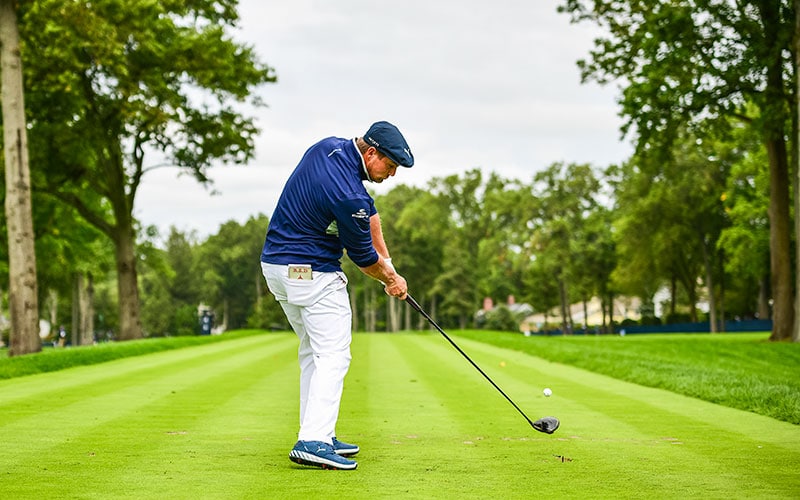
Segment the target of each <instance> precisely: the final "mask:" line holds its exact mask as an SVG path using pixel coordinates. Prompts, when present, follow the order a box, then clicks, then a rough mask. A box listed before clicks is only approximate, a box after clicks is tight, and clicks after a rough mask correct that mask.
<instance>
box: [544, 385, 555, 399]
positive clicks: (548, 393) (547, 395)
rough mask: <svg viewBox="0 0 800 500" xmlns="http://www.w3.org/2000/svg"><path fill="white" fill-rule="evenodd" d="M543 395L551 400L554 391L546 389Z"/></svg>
mask: <svg viewBox="0 0 800 500" xmlns="http://www.w3.org/2000/svg"><path fill="white" fill-rule="evenodd" d="M542 394H544V395H545V396H546V397H548V398H549V397H550V396H552V395H553V391H551V390H550V388H549V387H545V389H544V390H543V391H542Z"/></svg>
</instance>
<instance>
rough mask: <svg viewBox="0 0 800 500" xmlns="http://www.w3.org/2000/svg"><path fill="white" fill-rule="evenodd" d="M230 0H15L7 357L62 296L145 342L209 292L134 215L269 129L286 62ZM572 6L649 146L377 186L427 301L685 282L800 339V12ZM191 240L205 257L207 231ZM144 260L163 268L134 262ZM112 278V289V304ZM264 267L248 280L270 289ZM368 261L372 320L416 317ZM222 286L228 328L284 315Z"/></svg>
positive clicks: (446, 312)
mask: <svg viewBox="0 0 800 500" xmlns="http://www.w3.org/2000/svg"><path fill="white" fill-rule="evenodd" d="M236 3H237V2H236V1H234V0H199V1H195V2H121V1H119V0H97V1H92V2H83V1H77V2H61V1H58V0H36V1H32V2H15V1H14V0H0V11H1V12H2V14H3V15H2V22H0V44H2V70H3V71H2V77H3V141H4V170H5V176H4V187H5V189H4V190H3V192H4V196H5V199H4V201H5V209H6V210H5V212H6V219H5V220H3V227H2V230H3V234H4V235H5V236H6V238H7V242H8V244H7V245H3V250H4V251H5V254H3V255H0V265H2V266H5V267H7V269H6V271H7V272H4V273H3V275H4V276H6V275H7V276H8V280H7V281H6V282H4V283H3V285H4V293H7V295H8V298H9V300H8V310H9V311H10V316H11V320H12V326H11V332H12V335H11V341H10V343H11V351H10V352H11V353H12V354H24V353H26V352H32V351H35V350H37V349H38V336H37V335H36V330H38V325H36V322H37V321H38V317H39V315H40V314H41V312H42V311H45V310H46V311H48V314H50V316H51V317H53V316H55V317H56V319H58V315H59V314H60V313H58V312H55V313H53V312H52V311H60V310H62V308H61V307H60V306H55V307H54V306H52V304H53V303H54V302H55V303H58V302H61V303H64V302H66V303H68V304H70V317H71V318H72V321H73V322H74V324H75V325H79V326H76V327H75V329H80V330H81V331H82V332H91V331H92V330H94V329H96V328H95V326H94V325H93V322H95V321H101V319H100V318H99V317H95V315H94V313H92V310H93V309H94V310H99V307H98V306H97V304H98V301H100V300H101V299H102V300H108V301H109V302H116V304H117V308H116V313H111V312H108V311H104V313H103V317H102V323H104V324H108V325H112V324H114V325H115V326H116V329H115V336H116V338H118V339H122V340H127V339H135V338H140V337H142V336H144V335H145V334H157V333H156V332H159V331H167V330H164V328H165V327H164V326H163V325H164V324H166V323H165V322H166V316H168V315H169V314H167V313H165V312H164V311H167V309H165V310H164V311H162V312H161V313H158V314H156V313H155V312H153V311H151V310H149V309H148V308H149V307H150V305H148V304H147V301H151V300H155V298H154V297H160V300H161V301H162V303H163V304H171V307H172V309H171V311H173V312H174V311H177V309H175V308H174V307H175V305H176V303H175V302H170V301H173V300H178V301H179V303H183V302H180V301H183V300H186V301H187V302H185V304H189V302H188V301H191V300H197V298H198V296H197V295H192V294H193V293H195V292H190V289H191V287H188V285H187V286H186V287H182V286H179V285H176V284H175V283H172V284H170V283H167V282H166V281H165V280H167V278H168V277H169V276H170V272H169V271H170V269H172V272H174V273H175V277H174V279H175V280H176V281H179V280H188V279H190V278H189V277H187V276H186V274H187V273H188V274H192V273H193V271H191V270H188V269H183V270H181V271H180V272H179V270H176V269H175V268H174V267H171V266H179V265H180V266H186V265H188V264H187V263H186V262H183V263H179V262H177V261H176V262H172V263H170V260H169V258H168V257H169V256H170V252H172V251H173V250H174V251H177V248H175V249H172V250H171V249H170V247H169V245H167V247H166V249H163V248H162V249H158V248H157V247H156V246H154V245H152V241H154V240H153V238H152V237H153V236H154V235H152V234H149V233H148V232H149V231H150V229H148V228H141V227H139V225H138V223H137V221H136V220H135V218H134V217H133V207H134V205H135V199H136V192H137V189H138V186H139V184H140V182H141V180H142V178H143V176H144V175H145V174H146V173H147V171H148V170H149V169H151V168H157V167H161V166H172V167H176V168H180V169H183V170H185V171H186V172H188V173H190V174H191V175H192V176H193V177H194V178H195V179H197V180H198V181H200V182H207V181H208V178H207V177H206V172H207V169H208V168H210V167H211V166H212V165H219V164H225V163H242V164H243V163H246V162H247V161H248V160H249V159H250V158H251V157H252V155H253V148H254V144H253V141H254V138H255V137H256V135H257V134H258V133H260V131H259V130H258V129H257V128H256V127H255V125H254V121H253V118H252V117H251V116H248V115H247V113H246V112H245V111H244V110H247V109H253V108H254V107H255V108H257V107H258V106H260V105H263V103H262V102H261V101H260V99H259V98H258V95H257V92H256V90H257V89H258V88H259V87H260V86H262V85H264V84H268V83H274V82H275V81H277V77H276V75H275V72H274V70H273V69H272V68H271V67H269V66H268V65H266V64H264V63H263V62H261V61H260V60H259V58H258V57H257V54H255V52H254V50H253V48H252V47H249V46H247V45H244V44H240V43H237V42H236V41H235V40H234V38H233V36H232V35H231V32H232V30H233V29H235V27H236V23H237V21H238V14H237V11H236V7H237V5H236ZM560 10H561V11H562V12H564V13H566V14H569V15H570V16H571V18H572V20H573V21H574V22H590V23H595V24H597V25H598V26H600V27H601V29H602V30H603V33H604V35H603V36H601V37H599V38H598V39H597V40H596V46H595V49H594V50H592V51H591V53H590V54H589V57H588V58H587V59H586V60H583V61H580V62H579V66H580V67H581V69H582V75H583V78H584V79H585V80H596V81H598V82H600V83H611V82H616V83H617V84H618V85H619V87H620V91H621V95H620V100H619V102H620V110H621V111H620V113H621V115H622V116H623V117H624V118H625V120H626V122H625V126H624V128H623V131H622V132H623V134H625V135H627V136H629V137H630V138H631V139H632V140H633V141H634V143H635V145H636V150H635V154H634V155H633V156H632V157H631V158H630V159H629V160H628V161H626V162H625V163H624V164H622V165H616V166H603V167H602V168H601V167H597V166H591V165H575V164H569V163H558V164H554V165H551V166H549V167H548V168H546V169H545V170H543V171H541V172H540V173H537V174H536V175H535V176H533V178H532V179H531V180H515V179H504V178H502V177H501V176H499V175H497V174H495V173H491V174H486V173H482V172H480V171H468V172H465V173H464V174H463V175H462V176H454V177H447V178H443V179H435V180H433V181H432V183H431V186H429V189H416V188H411V187H406V186H401V187H398V188H396V189H394V190H392V191H391V192H389V193H388V194H386V195H385V196H382V197H380V203H379V207H380V206H381V204H383V205H385V206H388V207H391V208H392V210H388V211H386V213H390V214H392V217H387V219H386V220H385V221H384V226H385V233H386V235H387V240H388V241H390V242H391V244H392V245H393V246H392V249H393V250H392V251H393V252H394V253H396V254H397V256H398V259H397V263H398V266H399V269H400V270H401V271H402V272H404V273H405V274H407V275H408V276H409V278H410V280H411V283H412V293H414V295H415V297H418V298H422V299H424V300H425V301H426V302H427V304H428V306H429V307H430V308H431V309H432V310H433V311H434V312H435V313H436V314H437V316H439V317H440V318H443V321H444V322H445V324H453V325H458V326H466V325H468V324H470V322H471V321H472V314H473V312H474V310H475V309H476V307H477V305H479V304H480V300H481V299H482V297H483V296H490V297H505V296H506V295H510V294H514V295H516V296H517V297H519V299H520V300H526V301H528V302H530V303H531V304H532V305H533V306H534V307H535V308H536V309H537V310H548V309H549V308H550V307H554V306H557V307H560V309H561V311H562V314H561V317H562V323H563V326H564V327H565V328H568V327H570V325H569V321H571V320H570V318H568V317H567V315H566V305H567V304H569V303H570V302H571V301H576V300H577V301H582V300H587V297H590V296H591V295H592V294H594V295H597V296H599V297H601V298H603V300H604V301H605V303H606V304H611V303H612V302H611V298H612V297H613V296H614V295H615V294H627V295H637V296H640V297H642V298H643V299H644V301H645V303H648V301H650V302H652V297H653V296H654V294H655V292H656V291H657V290H658V289H660V288H661V287H664V286H667V287H668V288H669V290H670V297H671V298H670V301H669V302H670V303H669V314H670V315H671V316H673V317H674V316H675V315H677V314H683V313H682V312H681V309H682V308H681V305H685V306H686V307H688V312H687V313H686V314H688V315H689V317H692V318H694V317H697V314H698V313H697V311H696V310H695V308H694V304H696V303H697V299H698V298H699V294H700V293H705V294H706V295H707V299H708V302H709V303H710V305H711V308H710V311H711V312H710V318H709V319H710V321H711V323H712V325H718V324H721V320H722V319H724V318H725V317H726V316H730V315H737V316H746V315H753V316H756V315H757V316H758V317H762V318H763V317H766V316H771V317H772V318H773V320H774V329H773V333H772V338H773V339H775V340H783V339H788V338H792V337H794V339H795V340H798V339H800V335H799V334H798V331H800V328H798V326H797V325H798V324H799V323H800V315H797V316H798V318H796V315H795V308H796V307H795V304H796V302H797V300H798V294H797V293H795V290H796V288H797V286H796V284H797V273H796V272H795V270H794V268H796V267H797V262H798V260H800V250H798V248H797V245H795V258H794V259H792V244H793V242H795V243H796V241H797V234H798V232H800V223H798V220H800V218H797V217H795V218H794V231H793V230H792V217H791V208H792V197H793V198H794V208H795V210H794V212H795V213H798V206H799V205H798V204H800V196H797V190H798V182H797V173H798V171H799V170H798V168H797V162H798V154H797V151H798V143H799V142H800V141H799V140H798V130H799V129H800V127H798V117H799V116H800V106H798V95H799V94H800V93H798V91H797V85H798V78H797V67H798V61H800V51H798V50H797V44H798V43H799V42H798V39H800V37H798V36H797V34H798V32H800V30H798V28H797V26H798V24H800V22H798V21H797V20H798V19H800V17H798V16H800V12H798V9H796V8H795V5H794V4H793V3H791V2H788V1H774V0H759V1H753V2H747V3H746V5H739V3H736V2H726V1H723V2H718V1H712V0H707V1H693V2H688V1H686V2H673V1H666V0H664V1H660V0H659V1H655V2H649V3H646V4H645V3H641V2H632V1H629V0H628V1H623V0H615V1H610V2H593V1H588V0H586V1H581V0H566V1H565V2H563V4H562V5H561V6H560ZM23 88H24V93H23ZM156 158H158V159H160V160H159V161H154V159H156ZM539 168H541V166H538V165H532V166H531V169H532V171H534V170H536V169H539ZM598 169H599V170H598ZM790 172H793V173H794V176H791V175H790ZM792 179H794V181H795V182H790V181H791V180H792ZM31 201H32V202H31ZM259 218H260V217H257V218H256V219H259ZM254 220H255V219H254ZM260 222H262V223H263V222H265V221H260ZM222 230H223V228H221V229H220V231H221V232H222ZM259 232H260V233H263V231H259ZM259 236H263V234H260V235H259ZM173 237H174V238H176V239H180V237H181V235H180V234H178V233H176V234H171V235H169V237H168V239H167V241H168V242H169V241H171V240H172V239H173ZM183 237H184V238H187V235H183ZM186 243H187V244H188V247H189V249H190V250H192V251H193V252H194V251H197V252H200V250H199V249H194V248H193V247H194V246H195V243H196V245H197V246H198V248H202V247H204V246H205V245H207V244H209V243H208V241H205V242H192V241H191V238H189V239H187V242H186ZM175 244H176V245H178V242H177V241H176V242H175ZM34 245H35V246H34ZM178 246H180V245H178ZM157 249H158V250H159V251H166V252H167V253H166V255H159V252H157V251H156V250H157ZM149 250H152V251H151V252H149ZM148 252H149V253H148ZM222 254H224V255H228V257H229V258H233V256H231V255H230V253H229V252H222ZM37 256H38V259H37ZM43 256H44V257H43ZM214 257H219V256H217V255H215V256H214ZM793 264H794V265H793ZM142 266H153V267H154V268H157V267H158V266H161V267H162V269H161V274H157V275H156V276H154V277H153V279H152V281H151V280H149V278H146V276H139V272H140V269H139V268H140V267H142ZM765 266H766V267H765ZM146 269H147V270H148V271H149V269H150V268H149V267H148V268H146ZM765 269H766V271H765ZM195 271H197V270H195ZM109 273H111V274H113V277H114V281H115V284H116V289H115V291H113V292H112V291H107V292H103V293H106V295H107V296H106V297H101V296H100V295H101V293H100V292H101V291H103V288H102V287H101V286H100V285H99V284H100V283H101V282H103V280H104V278H105V277H107V276H108V275H109ZM203 273H205V271H204V272H203ZM254 273H255V272H254ZM203 275H205V274H203ZM248 275H249V276H250V277H249V278H248V279H249V280H250V285H249V286H247V287H246V289H252V288H253V287H261V286H262V285H261V284H260V281H259V280H258V279H256V278H255V277H253V275H252V274H248ZM256 275H257V276H258V274H257V273H256ZM350 275H351V276H352V277H353V294H352V296H353V305H354V310H355V311H358V313H357V314H356V318H355V320H356V321H357V325H359V327H363V328H367V329H375V328H377V326H378V324H379V323H380V322H383V323H386V324H387V325H388V327H387V328H390V329H394V328H399V327H400V325H401V324H406V325H409V324H411V323H412V322H413V319H412V318H411V315H410V312H409V311H408V309H407V308H405V309H404V308H401V307H399V305H400V304H397V303H393V302H391V301H390V302H388V303H387V302H385V299H384V298H383V297H382V296H381V293H380V291H379V290H378V291H375V289H374V286H373V285H372V284H370V285H367V284H366V283H362V282H361V277H360V276H358V273H350ZM192 278H196V276H195V275H194V274H192ZM204 283H215V286H216V287H217V288H216V289H214V290H212V291H205V292H203V295H205V294H209V297H212V298H204V299H203V300H209V301H212V302H214V304H213V306H214V307H215V309H217V310H220V309H221V310H222V311H223V313H222V317H223V318H225V319H224V321H225V322H228V325H229V326H232V325H240V324H246V323H247V321H251V322H254V324H260V325H264V324H265V323H264V322H263V321H271V319H270V318H271V317H272V315H273V313H274V310H272V311H270V310H269V307H270V306H269V305H268V304H269V300H266V301H265V300H263V296H264V295H265V294H264V293H263V292H264V291H263V288H261V289H260V290H259V289H257V288H256V290H255V291H254V293H253V294H252V295H250V298H249V299H243V300H245V301H248V300H249V302H250V306H249V308H248V307H245V306H242V305H241V304H240V303H239V302H238V301H234V300H232V297H233V296H234V295H236V294H238V293H239V292H242V291H243V290H244V289H243V288H236V289H233V288H226V286H227V284H226V283H227V281H226V279H224V278H222V277H221V275H220V274H218V273H217V272H216V271H215V272H213V273H210V274H208V280H207V281H204ZM96 286H97V290H96V289H95V288H96ZM170 287H171V288H170ZM143 293H146V294H147V297H146V298H145V297H142V294H143ZM175 294H177V295H175ZM181 294H183V295H185V296H186V298H181V297H180V295H181ZM213 297H216V298H213ZM223 297H224V298H225V299H224V300H223V299H222V298H223ZM219 300H222V301H221V302H218V301H219ZM226 304H227V305H226ZM236 304H239V305H236ZM236 307H243V308H244V310H245V311H249V310H250V309H252V311H251V312H249V313H248V312H243V313H241V314H243V316H240V315H239V313H235V311H236ZM264 308H266V310H265V311H262V309H264ZM156 309H158V308H156ZM225 311H227V312H225ZM159 316H160V317H161V319H160V320H158V321H156V319H155V318H156V317H159ZM186 316H187V317H188V309H186ZM235 317H236V318H241V317H244V318H246V319H244V320H242V319H235V320H234V319H233V318H235ZM76 318H77V319H76ZM247 318H249V319H247ZM259 318H262V319H259ZM663 319H664V318H661V320H663ZM796 319H798V320H799V321H796ZM610 320H611V317H610V315H609V321H610ZM151 321H152V323H150V322H151ZM156 324H159V325H161V326H159V327H157V328H156V327H155V326H153V325H156ZM174 328H177V326H175V327H174ZM86 335H88V333H86ZM81 338H83V337H81Z"/></svg>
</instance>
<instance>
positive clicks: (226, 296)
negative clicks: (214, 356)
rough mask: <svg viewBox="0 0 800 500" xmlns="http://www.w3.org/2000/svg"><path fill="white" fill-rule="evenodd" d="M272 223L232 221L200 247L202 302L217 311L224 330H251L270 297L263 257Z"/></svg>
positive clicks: (260, 219)
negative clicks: (261, 305)
mask: <svg viewBox="0 0 800 500" xmlns="http://www.w3.org/2000/svg"><path fill="white" fill-rule="evenodd" d="M268 223H269V221H268V219H267V217H266V216H265V215H263V214H259V215H258V216H254V217H250V218H249V219H248V220H247V221H246V222H245V224H240V223H238V222H236V221H233V220H231V221H228V222H226V223H224V224H222V226H220V228H219V231H218V232H217V234H214V235H212V236H209V238H208V239H207V240H206V241H205V242H203V243H202V244H201V245H200V249H199V258H198V260H197V268H196V270H195V271H194V272H195V273H197V275H198V276H200V277H201V278H202V283H201V285H200V286H201V291H202V296H201V297H202V300H203V301H204V302H207V303H208V304H209V305H210V306H211V307H212V309H213V310H214V311H215V316H216V318H217V323H219V324H220V325H221V326H222V327H223V329H234V328H243V327H245V326H247V325H248V318H251V317H252V316H253V315H254V314H256V313H257V311H256V309H255V308H256V304H257V303H258V302H259V300H261V299H262V298H263V297H264V295H265V293H266V292H265V291H264V288H263V281H264V278H263V275H262V273H261V266H260V261H259V256H260V255H261V248H262V246H263V244H264V235H265V234H266V230H267V226H268ZM270 300H271V299H270ZM272 302H275V301H274V300H272ZM276 305H277V304H276ZM278 307H279V306H278Z"/></svg>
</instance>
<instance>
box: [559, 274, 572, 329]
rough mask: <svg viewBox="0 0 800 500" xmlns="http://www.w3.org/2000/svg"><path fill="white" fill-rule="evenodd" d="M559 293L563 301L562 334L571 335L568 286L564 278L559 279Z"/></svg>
mask: <svg viewBox="0 0 800 500" xmlns="http://www.w3.org/2000/svg"><path fill="white" fill-rule="evenodd" d="M558 295H559V298H560V301H561V334H562V335H569V334H571V333H572V332H571V331H570V330H569V321H568V320H567V309H568V308H569V304H567V286H566V284H565V283H564V280H563V279H559V280H558Z"/></svg>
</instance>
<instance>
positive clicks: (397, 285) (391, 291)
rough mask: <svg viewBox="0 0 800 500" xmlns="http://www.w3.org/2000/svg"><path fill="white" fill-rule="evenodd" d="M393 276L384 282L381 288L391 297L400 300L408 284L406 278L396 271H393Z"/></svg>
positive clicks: (406, 292) (404, 295) (406, 291)
mask: <svg viewBox="0 0 800 500" xmlns="http://www.w3.org/2000/svg"><path fill="white" fill-rule="evenodd" d="M394 275H395V278H394V279H393V280H390V281H389V282H387V283H385V286H384V288H383V290H384V291H385V292H386V293H387V294H388V295H390V296H392V297H397V298H398V299H400V300H405V298H406V295H407V294H408V284H407V283H406V279H405V278H403V277H402V276H400V275H399V274H397V273H394Z"/></svg>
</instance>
